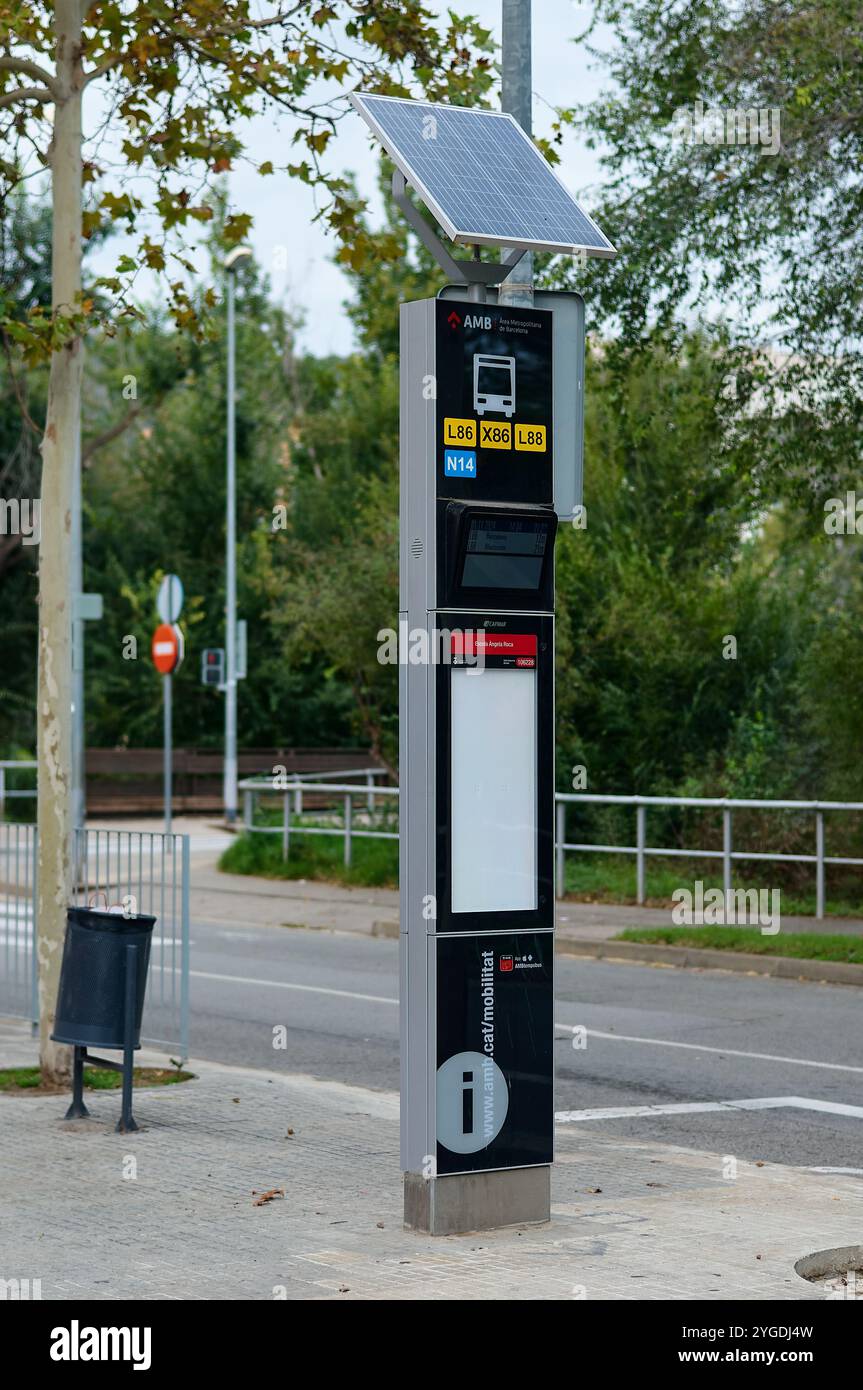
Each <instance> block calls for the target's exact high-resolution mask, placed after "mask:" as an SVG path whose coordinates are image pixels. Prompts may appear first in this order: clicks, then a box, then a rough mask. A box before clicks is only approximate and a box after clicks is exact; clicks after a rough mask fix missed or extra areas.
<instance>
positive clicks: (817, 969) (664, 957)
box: [371, 920, 863, 985]
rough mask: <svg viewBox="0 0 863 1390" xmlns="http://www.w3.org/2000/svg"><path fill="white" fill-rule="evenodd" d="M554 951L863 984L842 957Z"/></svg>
mask: <svg viewBox="0 0 863 1390" xmlns="http://www.w3.org/2000/svg"><path fill="white" fill-rule="evenodd" d="M371 935H372V936H382V937H387V938H388V939H389V940H391V941H397V940H398V935H399V924H398V922H393V921H391V920H390V921H385V922H384V921H380V922H373V923H372V929H371ZM554 948H555V951H557V952H558V953H559V954H560V955H564V956H587V957H590V958H592V959H594V960H615V961H630V962H632V964H634V965H674V966H677V967H678V968H680V967H686V966H689V967H690V968H692V969H696V970H730V971H732V972H733V973H734V972H736V973H737V974H740V975H772V976H773V977H774V978H775V979H779V980H812V981H815V982H817V983H818V984H828V985H863V965H852V964H850V963H849V962H848V961H839V960H797V959H796V957H794V956H757V955H754V954H752V953H751V952H746V951H718V950H715V949H709V948H707V947H701V946H652V945H648V944H647V943H646V942H644V943H642V942H638V941H615V940H613V939H611V940H605V941H587V940H584V939H576V938H574V937H569V936H561V935H560V933H558V934H557V935H556V937H555V947H554Z"/></svg>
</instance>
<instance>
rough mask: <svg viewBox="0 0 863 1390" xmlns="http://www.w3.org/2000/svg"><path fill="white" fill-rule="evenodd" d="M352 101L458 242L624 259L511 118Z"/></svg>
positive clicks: (416, 104) (385, 100)
mask: <svg viewBox="0 0 863 1390" xmlns="http://www.w3.org/2000/svg"><path fill="white" fill-rule="evenodd" d="M351 100H352V102H353V104H354V106H355V107H356V109H357V110H358V111H359V113H360V115H361V116H362V117H363V119H364V120H365V121H366V123H367V124H368V125H369V126H370V127H371V129H372V131H373V132H374V134H375V135H376V136H377V137H378V139H379V140H380V142H381V144H382V145H383V147H384V149H385V150H386V152H387V154H388V155H389V156H390V158H391V159H392V160H393V161H394V162H395V164H396V165H397V166H398V168H399V169H400V170H401V172H402V173H403V174H404V177H405V180H406V181H407V182H408V183H409V184H410V185H411V187H412V188H414V189H415V190H416V192H417V193H418V194H419V196H420V197H421V198H422V200H423V202H424V203H425V204H426V206H427V207H428V208H429V210H430V211H431V212H432V213H434V215H435V217H436V218H437V220H438V222H439V223H440V225H441V227H442V228H443V230H444V231H445V232H446V234H447V236H448V237H449V238H450V240H451V241H454V242H460V243H462V244H465V243H467V244H474V245H479V246H522V247H527V248H528V249H529V250H539V251H564V252H569V253H570V254H571V255H574V254H576V253H577V252H582V251H583V252H586V253H587V255H589V256H615V255H616V254H617V252H616V251H615V249H614V247H613V246H612V244H611V242H610V241H609V240H608V238H607V237H606V236H604V235H603V233H602V232H601V231H600V230H599V228H598V227H597V225H596V223H595V222H594V221H593V220H592V219H591V218H590V217H588V215H587V213H586V212H585V211H584V210H583V208H581V207H579V205H578V203H577V202H576V201H575V199H574V198H573V196H572V194H571V193H570V192H569V190H568V189H567V188H566V187H565V185H564V184H563V183H562V182H561V181H560V179H559V178H558V177H557V175H556V174H555V173H554V171H553V169H552V168H551V167H550V165H549V164H548V163H547V161H546V160H545V159H544V158H543V156H542V155H541V154H540V152H539V150H538V149H537V148H536V146H535V145H534V144H533V142H532V141H531V139H530V137H529V136H528V135H526V134H525V132H524V131H523V130H522V128H521V126H520V125H519V124H518V122H517V121H515V120H514V119H513V117H512V116H510V115H508V114H506V113H504V112H499V111H479V110H476V109H473V108H470V107H466V106H439V105H436V104H434V103H433V102H427V101H405V100H403V99H402V98H401V97H380V96H369V95H368V94H366V93H364V92H354V93H352V95H351Z"/></svg>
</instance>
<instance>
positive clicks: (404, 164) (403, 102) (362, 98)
mask: <svg viewBox="0 0 863 1390" xmlns="http://www.w3.org/2000/svg"><path fill="white" fill-rule="evenodd" d="M350 99H351V102H352V104H353V106H354V108H355V109H356V110H357V111H358V113H359V114H360V115H361V116H362V118H363V120H364V121H365V122H366V124H367V125H368V126H369V128H370V129H371V131H372V133H373V134H374V135H375V136H376V137H377V139H378V140H379V141H380V143H381V144H382V145H383V147H384V149H385V150H386V152H387V154H388V155H389V157H390V158H391V159H392V160H393V162H394V163H395V164H396V166H397V167H398V168H399V169H400V170H401V172H402V174H403V175H404V178H405V180H406V182H407V183H409V184H410V186H411V187H412V188H413V189H414V190H415V191H416V193H418V194H419V196H420V198H421V199H422V200H423V202H424V203H425V205H426V207H427V208H428V209H429V211H430V212H432V213H433V214H434V217H435V218H436V220H437V221H438V223H439V224H440V226H441V227H442V229H443V230H444V232H446V235H447V236H448V237H449V239H450V240H451V241H452V242H455V243H456V244H458V245H470V246H511V247H521V248H524V249H526V250H530V251H549V252H562V253H564V254H569V255H576V254H578V253H580V252H584V253H585V254H586V255H588V256H596V257H602V258H605V259H610V258H611V257H612V256H616V255H617V250H616V248H615V247H614V246H613V245H612V243H611V242H610V241H609V240H608V237H607V236H606V235H605V233H604V232H603V231H602V230H601V229H600V228H599V227H598V226H597V225H596V223H595V222H594V220H593V218H592V217H591V216H590V214H589V213H587V212H585V211H584V209H583V208H582V207H581V205H580V204H579V203H578V202H577V201H576V199H575V198H574V197H573V195H572V193H571V192H570V191H569V189H568V188H567V187H566V184H565V183H564V182H563V180H562V179H561V178H560V177H559V176H558V175H557V173H556V172H555V170H554V169H552V167H551V166H550V165H549V164H548V162H547V161H546V160H545V159H544V158H543V156H542V154H541V153H540V151H539V150H538V149H537V148H536V146H535V145H534V143H533V141H532V140H531V138H530V136H529V135H528V134H527V133H526V132H525V131H524V130H523V129H522V128H521V126H520V125H519V124H518V122H517V121H516V120H515V119H514V118H513V117H512V116H511V115H510V114H509V113H508V112H505V111H486V110H483V109H479V108H476V107H461V106H447V105H445V104H443V103H438V102H430V101H413V100H411V101H409V100H407V99H406V98H403V97H386V96H378V95H376V94H374V93H367V92H352V93H351V94H350ZM377 103H394V104H396V105H398V106H402V107H404V106H407V107H411V108H415V109H417V110H420V109H421V110H422V111H423V112H424V113H425V112H428V113H430V114H434V113H435V112H445V113H446V114H447V115H451V114H452V113H453V112H454V111H455V112H459V113H464V114H465V115H468V114H469V115H470V116H472V117H476V116H481V117H485V118H488V119H490V120H493V121H502V122H505V123H506V124H507V126H508V127H509V129H510V130H512V131H515V132H517V135H518V137H519V140H521V141H523V142H524V145H525V146H526V147H527V149H528V150H529V151H530V156H531V161H532V162H533V161H536V160H538V161H539V165H537V166H536V167H537V168H538V169H539V168H541V169H542V176H543V177H551V179H553V180H554V182H555V184H556V185H557V187H558V188H559V189H560V190H561V191H562V192H563V193H564V194H565V196H566V198H567V200H568V201H569V203H570V204H571V205H572V207H573V209H574V210H575V212H576V213H577V214H578V216H579V217H580V218H582V219H583V220H584V221H585V222H586V223H587V224H588V226H589V227H590V229H591V230H592V231H593V232H594V234H595V236H596V238H597V242H596V243H593V244H592V243H590V242H578V241H561V240H556V241H555V240H548V239H540V238H535V237H525V236H514V235H512V234H510V233H501V234H492V233H489V232H488V231H471V230H467V229H466V228H465V227H460V226H458V225H456V223H455V222H453V220H452V217H451V216H450V215H449V214H448V213H447V212H446V210H445V209H444V207H443V206H442V205H441V202H440V200H439V199H438V198H437V197H436V196H435V194H434V192H433V191H432V189H431V188H430V187H429V184H428V180H427V179H426V178H423V177H422V176H421V175H420V174H419V173H418V172H417V170H416V169H415V168H414V167H413V165H412V164H411V162H410V159H408V158H407V157H406V155H405V154H404V152H403V151H402V150H401V149H400V148H399V146H398V143H397V141H396V139H395V138H394V137H393V135H391V133H390V132H389V131H388V130H387V129H386V128H385V127H384V126H382V125H381V123H380V121H379V120H378V119H377V118H376V116H375V114H374V113H375V107H376V104H377Z"/></svg>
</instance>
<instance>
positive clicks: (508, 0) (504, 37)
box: [498, 0, 533, 309]
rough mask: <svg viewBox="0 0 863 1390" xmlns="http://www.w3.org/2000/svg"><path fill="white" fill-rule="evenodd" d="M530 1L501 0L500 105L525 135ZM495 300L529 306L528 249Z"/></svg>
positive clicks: (528, 123)
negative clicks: (516, 122) (512, 117)
mask: <svg viewBox="0 0 863 1390" xmlns="http://www.w3.org/2000/svg"><path fill="white" fill-rule="evenodd" d="M530 5H531V0H503V12H502V21H503V22H502V25H501V107H502V109H503V110H504V111H508V112H509V113H510V115H512V116H514V117H515V119H516V120H517V121H518V123H519V125H520V126H521V128H522V130H525V131H527V133H528V135H530V133H531V129H532V124H533V111H532V106H533V73H532V63H531V32H530ZM498 301H499V303H501V304H515V305H523V306H524V307H525V308H528V309H529V308H531V307H532V305H533V257H532V255H531V254H530V252H529V251H528V252H527V253H526V254H525V255H524V256H523V257H522V258H521V260H520V261H519V263H518V265H517V266H516V268H515V270H513V271H512V272H511V273H510V274H509V275H508V276H507V277H506V279H505V280H504V281H503V282H502V284H501V286H500V290H499V292H498Z"/></svg>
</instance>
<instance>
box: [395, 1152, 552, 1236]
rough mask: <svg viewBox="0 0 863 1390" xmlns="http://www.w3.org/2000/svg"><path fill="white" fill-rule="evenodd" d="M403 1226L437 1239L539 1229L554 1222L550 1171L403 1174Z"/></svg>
mask: <svg viewBox="0 0 863 1390" xmlns="http://www.w3.org/2000/svg"><path fill="white" fill-rule="evenodd" d="M404 1176H405V1226H406V1227H407V1228H408V1230H411V1231H426V1232H427V1233H428V1234H429V1235H433V1236H452V1235H462V1234H465V1233H466V1232H468V1231H494V1230H498V1229H500V1228H501V1227H502V1226H536V1225H540V1224H541V1223H542V1222H544V1221H548V1220H550V1218H551V1168H549V1167H547V1166H544V1167H542V1168H510V1169H507V1170H502V1171H499V1172H494V1173H456V1174H451V1175H449V1176H447V1177H440V1178H424V1177H423V1176H422V1174H420V1173H405V1175H404Z"/></svg>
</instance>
